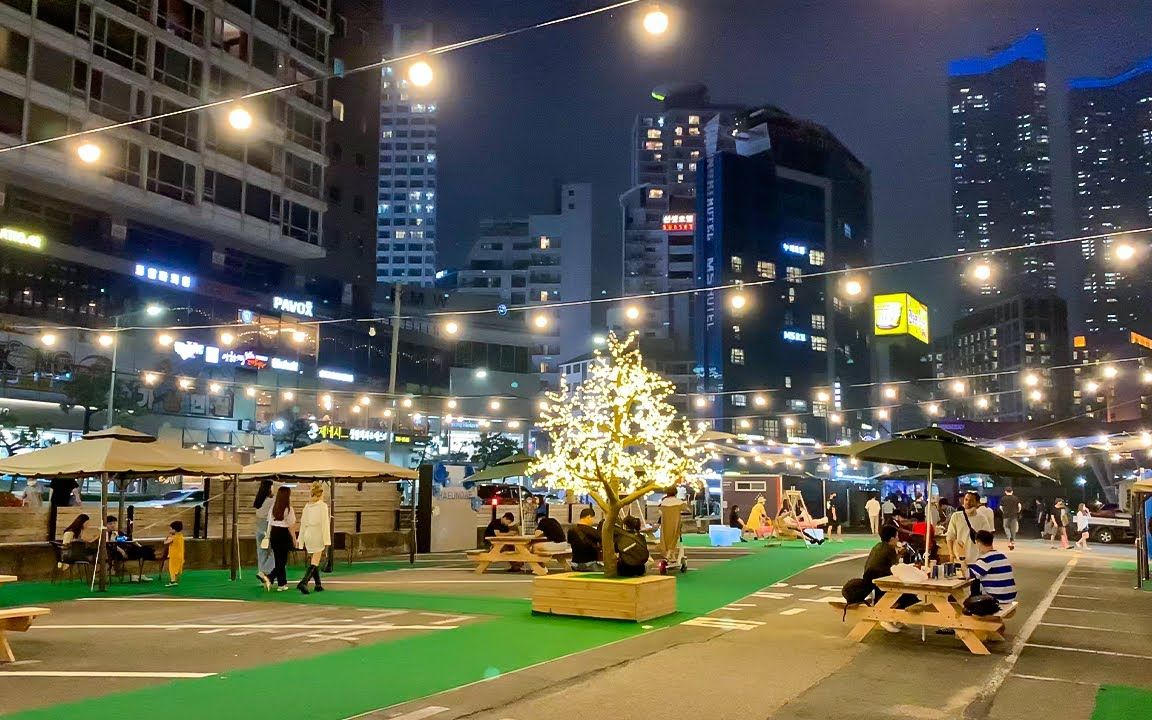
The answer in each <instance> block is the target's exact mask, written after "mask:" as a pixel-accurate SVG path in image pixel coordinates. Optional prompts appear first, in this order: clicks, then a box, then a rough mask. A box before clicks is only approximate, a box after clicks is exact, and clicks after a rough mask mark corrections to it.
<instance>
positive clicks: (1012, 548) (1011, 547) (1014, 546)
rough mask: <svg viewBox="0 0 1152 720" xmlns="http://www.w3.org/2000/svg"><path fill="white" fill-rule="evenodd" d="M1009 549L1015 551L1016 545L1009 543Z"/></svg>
mask: <svg viewBox="0 0 1152 720" xmlns="http://www.w3.org/2000/svg"><path fill="white" fill-rule="evenodd" d="M1008 549H1009V550H1015V549H1016V543H1011V542H1010V543H1008Z"/></svg>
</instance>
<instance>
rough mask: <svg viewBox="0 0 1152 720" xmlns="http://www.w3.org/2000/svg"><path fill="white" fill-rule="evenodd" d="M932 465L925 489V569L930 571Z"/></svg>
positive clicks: (932, 536) (933, 535)
mask: <svg viewBox="0 0 1152 720" xmlns="http://www.w3.org/2000/svg"><path fill="white" fill-rule="evenodd" d="M935 537H936V536H935V534H934V532H933V530H932V463H928V485H927V487H926V488H925V489H924V569H925V570H927V569H928V557H929V556H930V555H931V554H932V540H933V538H935Z"/></svg>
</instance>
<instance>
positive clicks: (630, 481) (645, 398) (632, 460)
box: [531, 333, 700, 577]
mask: <svg viewBox="0 0 1152 720" xmlns="http://www.w3.org/2000/svg"><path fill="white" fill-rule="evenodd" d="M674 392H675V386H673V384H672V383H670V382H668V381H667V380H665V379H664V378H662V377H660V375H658V374H656V373H655V372H653V371H651V370H649V369H648V368H646V367H644V363H643V359H642V358H641V356H640V351H639V349H637V348H636V334H635V333H632V334H631V335H629V336H628V338H627V339H625V340H619V339H618V338H617V337H616V336H615V335H609V336H608V352H607V354H606V355H604V354H601V353H600V352H597V353H596V359H595V361H594V362H592V363H591V366H590V367H589V370H588V377H587V379H585V380H584V382H583V383H581V384H580V385H577V386H575V387H569V386H568V384H567V383H565V382H563V381H561V386H560V389H559V390H558V391H557V392H552V393H548V400H547V401H546V402H545V403H544V405H543V406H542V407H541V416H540V420H539V422H538V425H539V427H540V428H541V429H542V430H543V431H544V432H545V433H546V434H547V435H548V438H549V442H550V449H549V451H548V452H546V453H544V454H542V455H540V456H539V457H537V459H536V462H535V464H534V465H533V467H532V470H531V472H532V473H540V474H541V475H542V476H543V479H544V484H546V485H547V486H548V487H554V488H559V489H563V490H571V491H572V492H574V493H576V494H579V495H584V494H586V495H590V496H591V497H592V498H593V500H595V502H596V504H597V505H599V506H600V509H601V510H602V511H603V512H604V516H605V518H606V520H607V521H606V522H605V523H604V524H603V530H602V533H601V540H602V543H603V547H604V548H605V551H604V574H605V575H607V576H608V577H615V576H616V554H615V552H613V548H614V545H613V540H614V537H613V525H614V523H613V520H615V519H617V518H619V516H620V511H621V509H622V508H624V507H626V506H627V505H628V504H629V503H632V502H634V501H635V500H637V499H640V498H643V497H644V496H645V495H647V494H648V493H650V492H652V491H653V490H655V489H657V488H661V487H668V486H671V485H677V484H680V483H683V482H685V481H687V480H688V478H689V476H690V475H693V474H695V473H696V472H698V471H699V469H700V461H699V460H698V459H697V455H698V449H697V448H696V447H695V443H696V440H697V434H696V433H695V432H693V431H692V429H691V427H690V425H689V423H688V422H687V421H686V420H685V419H684V418H682V417H678V416H677V414H676V409H675V408H673V407H672V406H671V405H670V404H669V403H668V398H669V397H671V395H672V394H673V393H674Z"/></svg>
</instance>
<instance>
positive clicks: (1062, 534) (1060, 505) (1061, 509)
mask: <svg viewBox="0 0 1152 720" xmlns="http://www.w3.org/2000/svg"><path fill="white" fill-rule="evenodd" d="M1068 521H1069V518H1068V508H1067V506H1065V505H1064V501H1063V500H1057V501H1056V507H1054V508H1052V525H1053V527H1054V529H1053V533H1052V542H1053V545H1052V549H1055V548H1056V545H1055V542H1056V538H1057V537H1059V538H1060V549H1062V550H1067V549H1069V547H1070V546H1069V545H1068Z"/></svg>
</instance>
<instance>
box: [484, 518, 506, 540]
mask: <svg viewBox="0 0 1152 720" xmlns="http://www.w3.org/2000/svg"><path fill="white" fill-rule="evenodd" d="M507 533H508V528H506V527H504V523H502V522H500V518H496V519H495V520H493V521H492V522H490V523H488V527H486V528H484V537H494V536H496V535H505V534H507Z"/></svg>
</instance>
